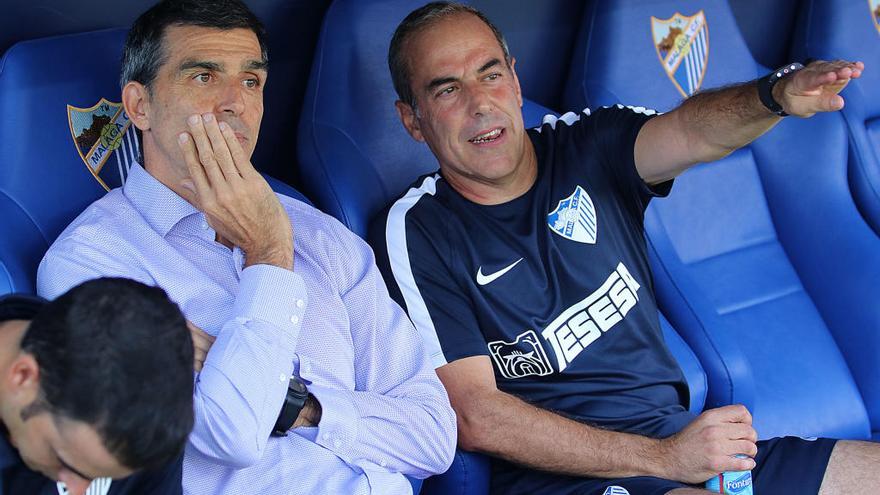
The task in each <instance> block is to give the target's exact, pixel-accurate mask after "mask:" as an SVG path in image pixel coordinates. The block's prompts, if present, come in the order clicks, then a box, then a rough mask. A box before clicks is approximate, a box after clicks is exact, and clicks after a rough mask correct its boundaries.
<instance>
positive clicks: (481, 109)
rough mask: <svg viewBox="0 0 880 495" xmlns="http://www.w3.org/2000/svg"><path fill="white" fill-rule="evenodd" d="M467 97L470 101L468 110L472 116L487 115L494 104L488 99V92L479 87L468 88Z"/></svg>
mask: <svg viewBox="0 0 880 495" xmlns="http://www.w3.org/2000/svg"><path fill="white" fill-rule="evenodd" d="M468 97H469V99H470V107H471V108H470V110H471V114H472V115H488V114H489V113H491V112H492V110H493V109H494V104H493V103H492V99H491V98H490V97H489V92H488V91H487V90H486V89H484V88H481V87H480V86H479V85H474V86H471V87H470V88H468Z"/></svg>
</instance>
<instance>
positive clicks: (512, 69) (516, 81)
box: [510, 57, 523, 108]
mask: <svg viewBox="0 0 880 495" xmlns="http://www.w3.org/2000/svg"><path fill="white" fill-rule="evenodd" d="M510 73H511V74H513V84H515V85H516V101H518V102H519V107H520V108H522V106H523V97H522V88H521V87H520V85H519V77H517V75H516V58H514V57H510Z"/></svg>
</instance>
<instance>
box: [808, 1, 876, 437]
mask: <svg viewBox="0 0 880 495" xmlns="http://www.w3.org/2000/svg"><path fill="white" fill-rule="evenodd" d="M791 57H792V59H793V60H806V59H807V58H815V59H825V60H835V59H844V60H861V61H863V62H865V65H866V68H865V71H864V73H862V77H861V78H859V79H856V80H853V81H852V82H851V83H850V85H849V87H847V89H846V91H845V93H844V96H845V97H846V106H845V107H844V108H843V110H842V112H841V114H842V115H843V120H844V122H845V123H846V128H847V131H848V133H849V149H848V150H846V154H845V155H843V156H842V158H841V159H842V160H845V162H846V168H845V169H844V172H845V173H846V174H848V175H847V177H848V179H849V187H850V190H851V192H852V195H853V197H854V198H855V202H856V205H857V206H858V209H859V211H860V212H861V214H862V215H863V216H864V218H865V219H866V221H867V222H868V223H869V224H870V225H871V227H872V228H873V229H874V232H876V233H878V234H880V92H878V91H877V88H880V67H878V62H880V2H877V1H873V2H862V1H851V2H840V1H834V0H803V1H802V3H801V7H800V16H799V19H798V24H797V27H796V30H795V35H794V39H793V43H792V45H791ZM841 151H842V150H841ZM806 239H807V238H803V239H802V242H806ZM835 242H836V241H835ZM814 247H817V248H818V247H819V246H814ZM841 254H843V253H841ZM873 258H875V262H874V263H870V262H868V263H867V264H866V266H864V268H863V269H864V270H866V271H867V272H868V273H866V277H869V278H870V279H871V280H875V281H876V280H877V279H878V277H880V270H878V268H877V263H876V258H877V251H876V249H875V250H874V251H873ZM853 262H854V263H857V264H861V263H862V259H861V258H855V259H854V260H853ZM835 268H839V267H836V266H835V267H831V266H830V267H828V268H827V269H832V270H833V269H835ZM824 272H825V270H824V269H823V270H818V269H813V270H811V271H810V273H808V274H807V273H805V274H804V285H806V286H807V287H808V288H809V287H810V286H813V287H815V290H816V291H824V292H828V293H827V294H825V296H824V297H822V298H817V300H816V305H817V306H818V307H819V310H820V311H821V312H822V313H823V315H825V317H826V318H827V320H828V322H829V326H830V328H831V332H832V334H834V336H835V338H836V339H837V343H838V345H839V346H840V348H841V350H842V351H843V354H844V356H846V359H847V361H848V362H849V365H850V368H851V369H852V372H853V376H854V377H855V379H856V383H858V385H859V389H860V390H861V392H862V395H863V396H864V398H865V404H866V406H867V407H868V414H869V416H870V418H871V425H872V430H873V436H874V438H875V439H878V438H880V369H878V368H877V366H876V357H877V356H878V355H880V334H878V332H876V329H877V328H878V322H880V305H878V304H876V303H871V304H864V305H862V304H859V303H856V305H857V306H859V311H857V312H856V313H855V314H852V305H853V302H852V300H851V299H849V298H850V297H851V294H850V293H849V292H847V293H843V294H841V293H838V292H836V291H835V290H833V289H832V290H829V288H827V286H826V284H827V279H826V277H825V275H824ZM864 287H865V288H866V289H867V288H868V287H870V286H867V285H866V286H864ZM868 294H870V293H869V292H866V293H865V295H864V296H862V297H868V298H872V296H869V295H868ZM874 294H876V291H875V292H874ZM873 298H874V299H876V298H875V297H873ZM866 329H872V330H874V331H866Z"/></svg>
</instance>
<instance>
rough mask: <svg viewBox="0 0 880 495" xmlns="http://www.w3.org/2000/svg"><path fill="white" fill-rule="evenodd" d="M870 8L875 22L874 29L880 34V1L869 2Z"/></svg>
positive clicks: (869, 0) (870, 0)
mask: <svg viewBox="0 0 880 495" xmlns="http://www.w3.org/2000/svg"><path fill="white" fill-rule="evenodd" d="M868 6H869V7H871V19H872V20H873V21H874V27H875V28H877V32H878V33H880V0H868Z"/></svg>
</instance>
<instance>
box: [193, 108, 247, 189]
mask: <svg viewBox="0 0 880 495" xmlns="http://www.w3.org/2000/svg"><path fill="white" fill-rule="evenodd" d="M202 124H203V125H204V127H205V134H207V136H208V140H209V141H210V142H211V148H212V149H213V150H214V159H215V160H216V161H217V164H218V166H219V168H220V172H221V173H223V177H224V178H225V179H226V180H227V181H232V180H235V179H238V178H239V177H240V175H239V174H238V170H237V169H236V168H235V164H234V163H233V161H232V154H231V153H230V151H229V146H228V145H227V144H226V138H225V137H224V136H223V133H222V132H221V131H220V126H219V124H218V123H217V119H216V118H215V117H214V114H213V113H206V114H204V115H203V116H202ZM224 124H225V123H224Z"/></svg>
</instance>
